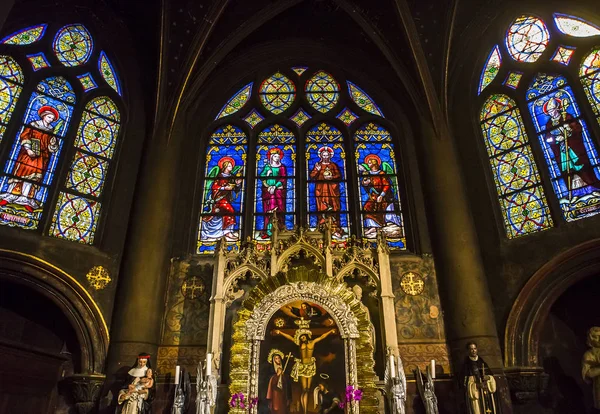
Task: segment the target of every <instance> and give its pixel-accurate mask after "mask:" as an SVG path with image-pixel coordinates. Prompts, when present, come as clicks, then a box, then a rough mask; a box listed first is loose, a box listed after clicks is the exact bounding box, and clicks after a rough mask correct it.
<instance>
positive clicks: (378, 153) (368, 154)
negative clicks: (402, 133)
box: [354, 123, 406, 249]
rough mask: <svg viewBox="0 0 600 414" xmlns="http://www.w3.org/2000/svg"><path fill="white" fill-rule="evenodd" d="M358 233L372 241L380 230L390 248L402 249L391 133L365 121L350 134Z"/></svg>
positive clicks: (402, 241) (402, 229) (402, 236)
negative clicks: (354, 161)
mask: <svg viewBox="0 0 600 414" xmlns="http://www.w3.org/2000/svg"><path fill="white" fill-rule="evenodd" d="M354 140H355V160H356V163H357V173H358V187H359V189H360V190H359V194H360V201H359V202H360V211H361V219H362V235H363V239H365V240H366V241H370V242H374V241H375V240H376V238H377V232H378V231H382V232H383V234H384V235H385V236H386V237H387V240H388V244H389V246H390V248H392V249H406V236H405V234H404V221H403V219H402V209H401V206H400V197H399V192H398V179H397V168H396V155H395V152H394V144H393V143H392V136H391V134H390V133H389V132H388V130H386V129H385V128H384V127H382V126H381V125H378V124H375V123H368V124H366V125H363V126H362V127H360V128H359V129H358V130H357V131H356V132H355V134H354Z"/></svg>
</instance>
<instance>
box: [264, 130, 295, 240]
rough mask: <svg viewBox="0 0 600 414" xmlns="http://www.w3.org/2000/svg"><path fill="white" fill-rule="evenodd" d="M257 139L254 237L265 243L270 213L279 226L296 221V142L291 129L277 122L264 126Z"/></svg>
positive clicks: (270, 227)
mask: <svg viewBox="0 0 600 414" xmlns="http://www.w3.org/2000/svg"><path fill="white" fill-rule="evenodd" d="M258 143H259V144H258V145H257V148H256V177H257V178H256V185H255V198H254V199H255V210H254V211H255V216H254V239H255V240H257V241H258V242H262V243H268V242H270V238H271V235H272V234H273V214H275V215H276V218H277V222H278V223H277V226H278V229H279V230H284V229H288V230H291V229H293V228H294V225H295V221H296V216H295V214H294V212H295V211H296V191H295V186H294V178H295V172H296V169H295V166H296V146H295V138H294V135H293V133H292V132H291V131H290V130H288V129H287V128H285V127H283V126H281V125H277V124H276V125H272V126H270V127H268V128H266V129H265V130H263V131H262V132H261V133H260V134H259V136H258Z"/></svg>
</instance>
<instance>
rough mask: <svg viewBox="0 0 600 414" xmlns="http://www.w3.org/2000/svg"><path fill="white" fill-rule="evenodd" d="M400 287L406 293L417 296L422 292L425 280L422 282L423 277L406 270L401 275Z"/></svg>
mask: <svg viewBox="0 0 600 414" xmlns="http://www.w3.org/2000/svg"><path fill="white" fill-rule="evenodd" d="M400 287H401V288H402V291H403V292H404V293H406V294H407V295H411V296H417V295H420V294H421V293H423V288H424V287H425V282H423V278H422V277H421V275H419V274H418V273H415V272H407V273H404V274H403V275H402V279H401V280H400Z"/></svg>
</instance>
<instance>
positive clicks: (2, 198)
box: [0, 77, 75, 229]
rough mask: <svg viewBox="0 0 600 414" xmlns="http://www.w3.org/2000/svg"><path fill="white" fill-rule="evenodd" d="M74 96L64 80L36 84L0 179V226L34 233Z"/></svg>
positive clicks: (57, 79)
mask: <svg viewBox="0 0 600 414" xmlns="http://www.w3.org/2000/svg"><path fill="white" fill-rule="evenodd" d="M74 103H75V95H74V94H73V91H72V89H71V88H70V85H69V84H68V82H66V81H65V80H64V78H60V77H57V78H49V79H46V80H44V81H42V82H40V84H38V87H37V91H36V92H33V93H32V95H31V98H30V100H29V104H28V105H27V109H26V110H25V115H24V119H23V124H24V125H23V126H22V127H21V129H20V130H19V133H18V136H17V138H16V139H15V142H14V144H13V146H12V148H11V151H10V153H9V158H8V161H7V163H6V165H5V167H4V173H5V174H6V175H4V176H2V178H1V179H0V224H4V225H8V226H13V227H15V226H16V227H22V228H26V229H35V228H37V227H38V225H39V220H40V218H41V215H42V211H43V206H44V203H45V202H46V197H47V194H48V191H47V190H48V189H47V186H49V185H50V184H51V183H52V179H53V176H54V171H55V169H56V164H57V162H58V159H59V156H60V152H61V149H62V146H63V140H62V139H61V136H64V134H65V132H66V131H67V129H68V127H69V123H70V121H71V116H72V113H73V104H74Z"/></svg>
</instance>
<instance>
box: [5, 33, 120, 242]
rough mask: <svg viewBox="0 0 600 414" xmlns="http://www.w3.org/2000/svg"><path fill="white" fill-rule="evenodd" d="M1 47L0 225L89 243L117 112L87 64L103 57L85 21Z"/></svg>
mask: <svg viewBox="0 0 600 414" xmlns="http://www.w3.org/2000/svg"><path fill="white" fill-rule="evenodd" d="M23 46H27V49H26V50H27V52H28V53H29V54H27V55H25V54H24V53H23V52H24V50H23V49H22V47H23ZM0 47H1V48H2V54H1V55H0V165H1V166H2V167H1V168H2V170H1V173H0V174H1V175H0V225H5V226H9V227H18V228H23V229H29V230H35V229H38V230H42V231H43V232H44V233H45V234H48V235H50V236H54V237H57V238H62V239H65V240H71V241H77V242H80V243H84V244H92V243H94V241H95V240H96V231H97V229H98V223H99V220H100V215H101V206H102V205H103V204H104V203H105V194H104V193H105V188H106V187H107V185H108V182H107V180H108V177H109V175H110V173H111V170H112V169H113V166H112V164H113V162H112V160H113V159H114V157H115V154H116V152H117V146H118V145H117V144H118V140H119V135H120V130H121V128H120V126H121V122H122V115H121V110H119V104H120V102H119V99H118V98H119V96H118V95H115V94H114V93H113V92H114V85H111V82H109V81H108V80H107V77H106V76H107V75H106V74H103V73H101V72H100V71H99V69H98V70H96V69H94V68H93V65H92V66H91V68H90V66H89V65H86V64H87V63H90V62H91V61H94V60H95V59H96V60H98V62H99V65H98V68H100V67H101V61H102V60H103V59H104V60H107V59H108V57H107V56H106V53H105V52H103V51H100V50H97V49H96V47H95V44H94V39H93V37H92V35H91V33H90V31H89V30H88V29H87V28H86V27H85V26H84V25H82V24H71V25H67V26H64V27H54V25H52V24H40V25H36V26H32V27H29V28H26V29H23V30H20V31H18V32H16V33H12V34H9V35H8V36H6V37H4V38H3V39H2V40H1V41H0ZM36 49H37V50H36ZM31 52H34V53H31ZM17 61H19V62H27V61H29V64H30V65H31V66H29V67H28V66H27V65H25V67H21V66H19V64H18V63H17ZM109 64H110V63H109ZM111 70H112V72H111V76H112V79H113V81H114V82H116V84H119V80H118V76H117V74H116V71H115V70H114V68H113V67H112V64H111ZM28 85H31V86H30V87H29V88H30V89H31V90H32V92H31V94H30V95H29V96H23V94H22V91H23V89H24V88H26V87H27V86H28ZM119 85H120V84H119ZM90 91H94V95H93V96H92V95H90ZM19 100H23V101H24V102H23V103H22V104H19V105H17V103H18V102H19ZM18 107H22V109H21V110H20V112H17V111H16V110H15V108H18ZM63 165H64V168H63V167H62V166H63Z"/></svg>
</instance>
